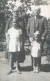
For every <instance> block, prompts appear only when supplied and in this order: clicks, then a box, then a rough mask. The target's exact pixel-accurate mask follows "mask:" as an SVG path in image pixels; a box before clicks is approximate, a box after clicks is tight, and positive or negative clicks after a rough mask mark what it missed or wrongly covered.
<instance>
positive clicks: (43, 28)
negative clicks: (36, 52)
mask: <svg viewBox="0 0 50 81" xmlns="http://www.w3.org/2000/svg"><path fill="white" fill-rule="evenodd" d="M40 12H41V9H40V8H39V7H35V10H34V13H33V15H32V16H31V18H29V20H28V24H27V35H28V36H29V40H30V42H32V40H33V38H34V33H35V32H36V31H39V33H40V34H39V36H38V39H39V41H40V42H41V53H42V49H43V44H44V41H45V38H46V35H47V19H46V17H43V16H41V15H40ZM32 64H33V58H32ZM40 66H41V57H40V58H39V69H40Z"/></svg>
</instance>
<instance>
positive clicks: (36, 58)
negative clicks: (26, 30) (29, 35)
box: [31, 31, 41, 72]
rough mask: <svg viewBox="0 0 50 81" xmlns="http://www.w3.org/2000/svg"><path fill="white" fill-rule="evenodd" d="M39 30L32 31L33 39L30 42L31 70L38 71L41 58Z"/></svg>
mask: <svg viewBox="0 0 50 81" xmlns="http://www.w3.org/2000/svg"><path fill="white" fill-rule="evenodd" d="M38 37H39V32H38V31H36V32H35V33H34V40H33V41H32V43H31V56H32V64H33V71H34V72H39V69H40V67H39V64H40V58H41V45H40V42H39V39H38Z"/></svg>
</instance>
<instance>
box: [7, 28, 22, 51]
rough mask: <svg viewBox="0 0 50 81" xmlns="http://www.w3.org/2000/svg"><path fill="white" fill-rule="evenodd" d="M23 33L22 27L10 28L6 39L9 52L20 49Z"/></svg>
mask: <svg viewBox="0 0 50 81" xmlns="http://www.w3.org/2000/svg"><path fill="white" fill-rule="evenodd" d="M21 34H22V31H21V29H15V28H14V27H12V28H10V29H9V30H8V32H7V33H6V37H7V38H6V39H7V44H8V51H9V52H17V51H20V36H21Z"/></svg>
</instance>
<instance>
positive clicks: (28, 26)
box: [26, 19, 30, 36]
mask: <svg viewBox="0 0 50 81" xmlns="http://www.w3.org/2000/svg"><path fill="white" fill-rule="evenodd" d="M26 31H27V35H28V36H29V32H30V19H28V23H27V28H26Z"/></svg>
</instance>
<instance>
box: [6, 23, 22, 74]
mask: <svg viewBox="0 0 50 81" xmlns="http://www.w3.org/2000/svg"><path fill="white" fill-rule="evenodd" d="M21 34H22V31H21V29H19V28H18V27H17V24H16V23H13V27H11V28H10V29H9V30H8V31H7V33H6V43H7V50H8V51H9V53H10V57H11V58H10V61H11V63H10V64H11V67H10V72H9V73H8V74H10V73H12V71H13V68H14V62H16V71H17V72H19V70H18V66H19V52H20V38H21Z"/></svg>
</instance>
